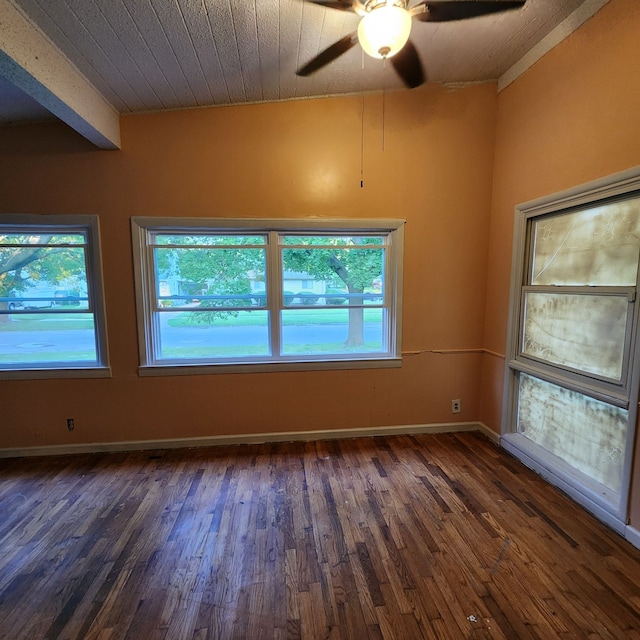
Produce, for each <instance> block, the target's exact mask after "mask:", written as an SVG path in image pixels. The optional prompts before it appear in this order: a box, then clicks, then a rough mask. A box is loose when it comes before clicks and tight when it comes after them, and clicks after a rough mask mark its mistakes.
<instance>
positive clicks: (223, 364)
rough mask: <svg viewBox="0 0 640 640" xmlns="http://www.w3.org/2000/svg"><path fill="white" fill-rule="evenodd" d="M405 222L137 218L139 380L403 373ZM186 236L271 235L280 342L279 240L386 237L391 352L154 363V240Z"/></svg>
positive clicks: (274, 332) (274, 339) (270, 274)
mask: <svg viewBox="0 0 640 640" xmlns="http://www.w3.org/2000/svg"><path fill="white" fill-rule="evenodd" d="M404 224H405V221H404V220H399V219H379V220H343V219H340V220H336V219H296V220H291V219H256V218H246V219H227V218H156V217H133V218H132V219H131V230H132V239H133V255H134V275H135V285H136V309H137V321H138V338H139V339H138V343H139V357H140V367H139V374H140V375H141V376H153V375H191V374H209V373H233V372H259V371H260V372H261V371H303V370H312V369H354V368H382V367H399V366H401V364H402V357H401V339H402V335H401V334H402V257H403V248H404ZM185 231H189V232H193V234H194V235H196V234H197V233H216V232H220V233H227V234H228V233H238V234H242V235H258V234H270V235H269V242H268V243H267V246H266V250H267V265H266V271H267V273H266V278H267V283H266V287H267V290H268V293H269V296H268V297H269V300H270V304H269V307H268V312H269V313H270V315H271V318H272V322H271V325H270V327H271V328H270V334H269V340H270V344H271V345H272V346H274V343H275V344H276V345H277V344H278V342H279V313H280V309H281V307H280V299H281V297H282V296H281V290H282V269H281V267H280V260H279V256H280V253H279V250H280V247H279V245H278V242H276V241H274V238H277V237H278V236H279V234H287V233H292V234H308V235H324V234H327V235H328V234H331V233H334V234H349V233H351V234H359V235H366V234H384V235H385V236H386V244H385V247H386V251H385V255H386V264H385V284H386V300H385V309H386V316H387V318H388V320H387V326H386V336H387V338H386V339H387V343H388V344H387V347H388V348H387V351H386V352H385V353H362V354H329V355H305V354H300V355H296V356H287V355H280V356H266V357H254V358H242V359H233V360H232V361H229V360H224V361H222V360H220V361H214V360H205V361H202V362H200V361H197V360H193V361H187V362H185V361H171V360H160V359H158V358H157V357H156V355H155V353H156V347H155V340H156V335H157V334H156V330H155V326H156V325H155V321H156V316H157V313H158V312H157V311H156V310H155V308H154V299H155V294H154V292H155V273H154V263H153V256H152V251H151V244H152V242H151V238H152V236H153V234H155V233H158V232H162V233H172V232H179V233H184V232H185Z"/></svg>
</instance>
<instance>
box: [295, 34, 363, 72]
mask: <svg viewBox="0 0 640 640" xmlns="http://www.w3.org/2000/svg"><path fill="white" fill-rule="evenodd" d="M356 42H358V34H357V33H350V34H349V35H348V36H345V37H344V38H342V39H340V40H338V42H334V43H333V44H332V45H331V46H330V47H327V48H326V49H325V50H324V51H322V52H321V53H319V54H318V55H317V56H316V57H315V58H313V59H312V60H310V61H309V62H307V64H305V65H304V66H303V67H300V68H299V69H298V70H297V71H296V75H298V76H309V75H311V74H312V73H315V72H316V71H318V69H322V67H324V66H325V65H327V64H329V63H330V62H333V61H334V60H335V59H336V58H339V57H340V56H341V55H342V54H343V53H346V52H347V51H349V49H351V47H353V45H355V44H356Z"/></svg>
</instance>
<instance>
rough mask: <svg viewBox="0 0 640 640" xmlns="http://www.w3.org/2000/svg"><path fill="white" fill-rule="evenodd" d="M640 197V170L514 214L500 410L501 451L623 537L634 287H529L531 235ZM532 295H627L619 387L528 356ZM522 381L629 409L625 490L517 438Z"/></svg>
mask: <svg viewBox="0 0 640 640" xmlns="http://www.w3.org/2000/svg"><path fill="white" fill-rule="evenodd" d="M639 193H640V167H639V168H635V169H631V170H628V171H624V172H621V173H618V174H614V175H612V176H609V177H606V178H603V179H601V180H597V181H594V182H591V183H588V184H586V185H580V186H578V187H575V188H573V189H569V190H567V191H563V192H561V193H557V194H553V195H550V196H546V197H543V198H539V199H537V200H533V201H531V202H526V203H524V204H521V205H518V206H517V207H516V209H515V221H514V232H513V259H512V270H511V294H510V304H509V329H508V337H507V353H506V366H505V380H504V401H503V402H504V404H503V409H502V436H501V445H502V446H503V447H505V449H507V450H508V451H510V452H511V453H513V454H514V455H515V456H516V457H517V458H519V459H520V460H522V461H523V462H524V463H525V464H526V465H527V466H529V467H531V468H533V469H534V470H536V471H537V472H538V473H540V474H541V475H542V476H543V477H544V478H546V479H547V480H549V481H550V482H551V483H552V484H554V485H556V486H558V487H560V488H561V489H562V490H563V491H565V492H566V493H567V494H569V495H570V496H571V497H572V498H573V499H574V500H576V502H578V503H579V504H581V505H583V506H584V507H585V508H586V509H588V510H589V511H591V512H592V513H593V514H594V515H596V516H597V517H598V518H599V519H600V520H602V521H603V522H606V523H607V524H608V525H609V526H611V527H612V528H613V529H615V530H616V531H618V532H620V533H623V532H624V528H625V523H626V519H627V513H628V501H629V492H630V483H631V467H632V461H633V452H634V446H633V443H634V440H635V430H636V427H635V425H636V421H637V414H638V396H639V386H640V339H638V336H639V335H640V332H639V327H638V324H639V322H640V318H639V315H640V314H639V311H640V310H639V309H638V306H637V291H636V288H635V287H553V286H549V287H547V286H540V285H538V286H532V285H529V284H528V269H529V268H530V262H531V251H532V247H531V244H530V236H529V229H530V225H531V224H532V222H533V221H534V220H535V219H536V218H540V217H542V216H546V215H549V214H562V213H566V212H570V211H571V210H576V209H581V208H586V207H591V206H594V205H596V204H599V203H606V202H609V201H613V200H624V199H627V198H632V197H637V196H638V194H639ZM528 291H541V292H545V291H554V292H558V293H562V292H569V293H578V294H579V293H584V294H585V295H587V294H589V293H591V294H601V295H617V296H623V297H625V298H626V299H627V300H628V303H629V315H628V323H627V329H626V333H625V340H624V360H623V368H622V375H621V376H620V379H619V380H613V379H607V378H605V377H603V376H597V375H593V374H587V373H581V372H577V371H574V370H572V369H570V368H568V367H563V366H560V365H550V364H549V363H545V362H542V361H538V360H536V358H533V357H531V356H528V355H526V354H524V353H523V352H522V349H521V344H520V336H521V329H522V322H523V305H524V296H525V294H526V292H528ZM522 374H528V375H531V376H533V377H536V378H539V379H541V380H543V381H546V382H550V383H552V384H556V385H558V386H561V387H563V388H565V389H568V390H571V391H576V392H578V393H581V394H583V395H585V396H588V397H591V398H594V399H596V400H600V401H603V402H606V403H609V404H611V405H613V406H616V407H620V408H622V409H627V410H628V412H629V413H628V427H627V435H626V446H625V457H624V465H623V469H622V478H623V480H622V487H621V489H620V492H613V491H610V490H608V489H607V488H605V487H603V486H602V485H600V484H598V483H596V482H595V481H591V480H590V479H589V478H588V477H587V476H583V475H581V474H579V473H577V472H576V471H574V470H573V469H572V468H571V467H570V466H569V465H567V464H566V463H564V462H563V461H562V460H559V459H556V458H555V456H553V455H552V454H550V453H547V452H545V451H544V450H541V448H540V447H538V446H537V445H534V444H532V443H531V442H529V441H528V439H527V438H526V437H524V436H523V435H522V434H520V433H518V432H517V427H516V423H517V409H518V382H519V377H520V375H522Z"/></svg>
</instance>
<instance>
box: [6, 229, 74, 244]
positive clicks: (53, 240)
mask: <svg viewBox="0 0 640 640" xmlns="http://www.w3.org/2000/svg"><path fill="white" fill-rule="evenodd" d="M85 241H86V239H85V237H84V235H83V234H80V233H69V234H67V233H44V232H43V233H28V234H25V233H6V234H3V233H0V245H2V244H10V245H26V246H29V245H53V244H84V243H85Z"/></svg>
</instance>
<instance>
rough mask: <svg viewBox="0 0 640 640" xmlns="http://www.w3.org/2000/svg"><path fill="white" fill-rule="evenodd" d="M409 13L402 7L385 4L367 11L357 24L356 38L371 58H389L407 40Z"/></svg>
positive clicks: (409, 22)
mask: <svg viewBox="0 0 640 640" xmlns="http://www.w3.org/2000/svg"><path fill="white" fill-rule="evenodd" d="M410 33H411V14H410V13H409V12H408V11H407V10H406V9H404V8H402V7H398V6H396V5H390V4H385V5H381V6H378V7H376V8H374V9H372V10H371V11H369V12H367V13H366V14H365V15H364V17H363V18H362V20H360V24H359V25H358V40H359V41H360V45H361V46H362V48H363V49H364V50H365V53H367V54H368V55H370V56H371V57H372V58H391V56H394V55H395V54H396V53H398V51H400V49H402V47H404V45H405V44H407V40H409V34H410Z"/></svg>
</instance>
